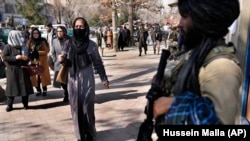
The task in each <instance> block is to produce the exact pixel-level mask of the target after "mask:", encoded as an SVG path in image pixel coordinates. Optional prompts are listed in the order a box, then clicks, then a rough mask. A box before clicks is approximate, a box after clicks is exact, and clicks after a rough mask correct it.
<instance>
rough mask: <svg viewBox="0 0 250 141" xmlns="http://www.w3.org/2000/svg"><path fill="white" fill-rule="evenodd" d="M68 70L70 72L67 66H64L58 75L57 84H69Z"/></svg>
mask: <svg viewBox="0 0 250 141" xmlns="http://www.w3.org/2000/svg"><path fill="white" fill-rule="evenodd" d="M68 70H69V68H68V67H67V66H62V67H61V69H60V70H59V72H58V74H57V77H56V82H59V83H63V84H67V82H68Z"/></svg>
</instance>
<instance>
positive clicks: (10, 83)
mask: <svg viewBox="0 0 250 141" xmlns="http://www.w3.org/2000/svg"><path fill="white" fill-rule="evenodd" d="M18 54H21V48H20V47H19V48H18V47H12V46H10V45H6V46H5V48H4V50H3V60H4V61H5V62H6V67H7V70H6V78H7V79H6V80H7V85H6V91H5V95H6V96H28V95H30V94H33V93H34V91H33V87H32V83H31V80H30V75H29V73H28V71H27V69H24V68H21V66H24V65H27V63H28V62H27V61H21V60H16V55H18Z"/></svg>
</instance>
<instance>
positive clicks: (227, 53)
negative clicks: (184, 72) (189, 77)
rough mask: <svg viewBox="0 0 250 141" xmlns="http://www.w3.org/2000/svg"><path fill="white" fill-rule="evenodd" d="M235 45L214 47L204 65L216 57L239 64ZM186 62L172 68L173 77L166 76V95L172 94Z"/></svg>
mask: <svg viewBox="0 0 250 141" xmlns="http://www.w3.org/2000/svg"><path fill="white" fill-rule="evenodd" d="M235 52H236V50H235V47H234V46H217V47H215V48H213V49H212V50H211V51H210V52H209V54H208V55H207V57H206V59H205V61H204V62H203V65H202V66H203V67H205V66H206V65H207V64H209V63H210V62H212V61H213V60H215V59H218V58H228V59H230V60H233V61H234V62H235V63H236V64H238V65H239V61H238V59H237V57H236V55H235ZM185 62H186V60H185V59H183V60H181V61H180V62H179V63H178V64H177V65H176V66H175V67H174V68H173V69H172V70H171V77H170V78H165V90H166V95H170V94H172V90H173V86H174V85H175V82H176V80H177V76H178V74H179V72H180V70H181V68H182V66H183V64H184V63H185Z"/></svg>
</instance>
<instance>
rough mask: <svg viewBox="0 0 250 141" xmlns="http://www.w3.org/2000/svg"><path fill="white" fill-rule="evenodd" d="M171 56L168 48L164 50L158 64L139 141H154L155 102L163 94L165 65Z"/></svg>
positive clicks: (147, 96)
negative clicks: (162, 85) (162, 83)
mask: <svg viewBox="0 0 250 141" xmlns="http://www.w3.org/2000/svg"><path fill="white" fill-rule="evenodd" d="M169 56H170V52H169V51H168V50H164V49H163V50H162V54H161V58H160V62H159V65H158V70H157V73H156V80H155V81H154V82H152V83H151V88H150V89H149V91H148V93H147V95H146V98H147V99H148V102H147V105H146V108H145V114H146V115H147V118H146V119H145V120H144V122H143V123H142V124H141V126H140V128H139V133H138V136H137V141H152V138H151V136H152V133H153V129H154V122H153V104H154V101H155V100H156V99H157V98H159V97H160V96H162V94H163V92H162V90H161V82H162V79H163V77H164V71H165V67H166V65H167V59H168V57H169Z"/></svg>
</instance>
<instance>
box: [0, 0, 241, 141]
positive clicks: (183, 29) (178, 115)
mask: <svg viewBox="0 0 250 141" xmlns="http://www.w3.org/2000/svg"><path fill="white" fill-rule="evenodd" d="M190 6H193V7H190ZM218 7H220V8H219V9H218ZM178 8H179V11H180V15H181V19H180V23H179V25H178V26H173V27H171V30H170V31H169V33H168V35H167V37H164V34H163V32H162V31H161V28H160V25H159V24H154V25H145V24H140V25H139V30H138V31H137V42H138V48H139V56H142V54H143V53H144V54H145V55H146V54H147V51H148V45H149V42H152V45H153V52H154V54H160V49H161V48H160V43H161V42H162V41H163V40H165V41H164V42H166V46H165V47H166V49H168V50H170V52H171V55H172V56H174V55H175V53H176V51H183V50H184V54H183V55H185V56H186V57H185V59H183V60H180V61H179V64H180V65H177V66H176V68H174V69H173V70H174V71H173V72H172V74H171V75H169V76H167V75H165V77H164V82H163V85H162V86H160V87H161V88H160V89H161V90H164V91H161V92H162V93H167V95H168V96H167V97H166V96H163V97H160V98H159V99H157V100H156V101H155V102H154V108H153V114H154V119H155V120H156V121H158V124H160V125H166V124H175V125H184V124H235V120H236V117H237V116H238V115H239V112H240V99H241V98H240V88H241V85H242V79H243V78H242V77H243V75H242V70H241V69H240V67H239V62H238V59H237V57H236V56H235V47H234V46H233V44H231V43H230V44H227V43H226V42H225V40H224V36H225V35H226V34H227V32H228V27H229V26H230V25H231V24H232V23H233V22H234V20H236V19H237V17H238V16H239V14H240V9H239V2H238V0H231V1H230V2H229V1H227V0H220V1H217V0H199V2H197V0H189V1H186V0H178ZM208 9H209V10H208ZM200 13H203V14H200ZM217 19H221V21H217ZM45 27H46V29H47V32H48V35H47V38H42V37H41V32H40V31H39V30H38V29H37V28H32V29H30V30H31V31H30V32H29V31H28V29H27V30H25V32H24V31H21V30H20V29H18V28H16V29H15V30H12V31H10V33H9V37H8V44H7V45H6V46H5V48H4V49H3V56H2V58H3V60H4V61H5V62H6V67H7V74H6V75H7V85H6V93H5V94H6V96H7V107H6V111H7V112H10V111H12V110H13V109H14V108H13V101H14V98H15V97H16V96H22V103H23V106H24V109H29V105H28V103H29V95H31V94H35V95H36V96H40V95H42V96H46V95H47V91H48V90H47V86H48V85H51V79H50V71H49V70H50V69H52V70H53V71H54V74H55V75H54V79H53V83H52V84H53V86H54V87H57V88H61V87H62V88H63V91H64V98H63V102H69V105H70V107H71V114H72V119H73V124H74V129H75V135H76V138H77V140H79V141H95V140H96V127H95V114H94V109H95V107H94V99H95V77H94V69H93V68H95V69H96V70H97V72H98V73H99V76H100V80H101V82H102V84H103V87H104V88H106V89H108V88H109V80H108V77H107V74H106V70H105V67H104V64H103V61H102V58H101V55H100V53H99V51H98V50H99V48H103V46H104V47H107V48H109V49H112V48H113V38H112V36H113V32H112V30H111V28H110V27H109V26H107V27H106V28H105V31H103V29H102V27H99V28H98V30H97V31H96V37H97V40H96V41H92V40H91V39H90V38H89V34H90V28H89V25H88V22H87V21H86V19H84V18H83V17H78V18H76V19H75V20H74V21H73V25H72V27H73V36H72V37H69V36H68V35H67V30H66V28H65V27H63V26H59V27H57V28H56V29H53V27H52V25H51V24H50V23H48V24H46V25H45ZM130 34H131V32H130V31H129V30H128V29H127V27H126V26H120V29H119V33H118V51H124V47H125V46H128V45H130V44H131V42H130V41H131V35H130ZM165 36H166V35H165ZM102 39H103V40H104V43H105V45H103V44H102ZM215 50H216V51H215ZM218 50H220V51H221V52H222V53H223V54H224V55H221V54H219V53H218ZM225 54H226V55H225ZM102 55H103V53H102ZM32 64H33V65H41V66H42V67H43V68H44V71H43V73H42V74H37V75H34V76H30V75H29V72H28V70H27V69H25V68H23V67H22V66H28V65H32ZM218 66H223V68H221V67H218ZM62 67H67V68H68V73H67V78H68V80H67V83H66V84H65V83H58V82H57V81H56V79H55V78H56V77H57V76H58V74H59V73H58V72H59V71H60V69H61V68H62ZM33 88H35V89H36V92H34V90H33ZM157 92H159V91H157ZM229 101H230V102H229ZM187 113H188V114H187ZM162 115H164V116H163V117H162Z"/></svg>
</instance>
